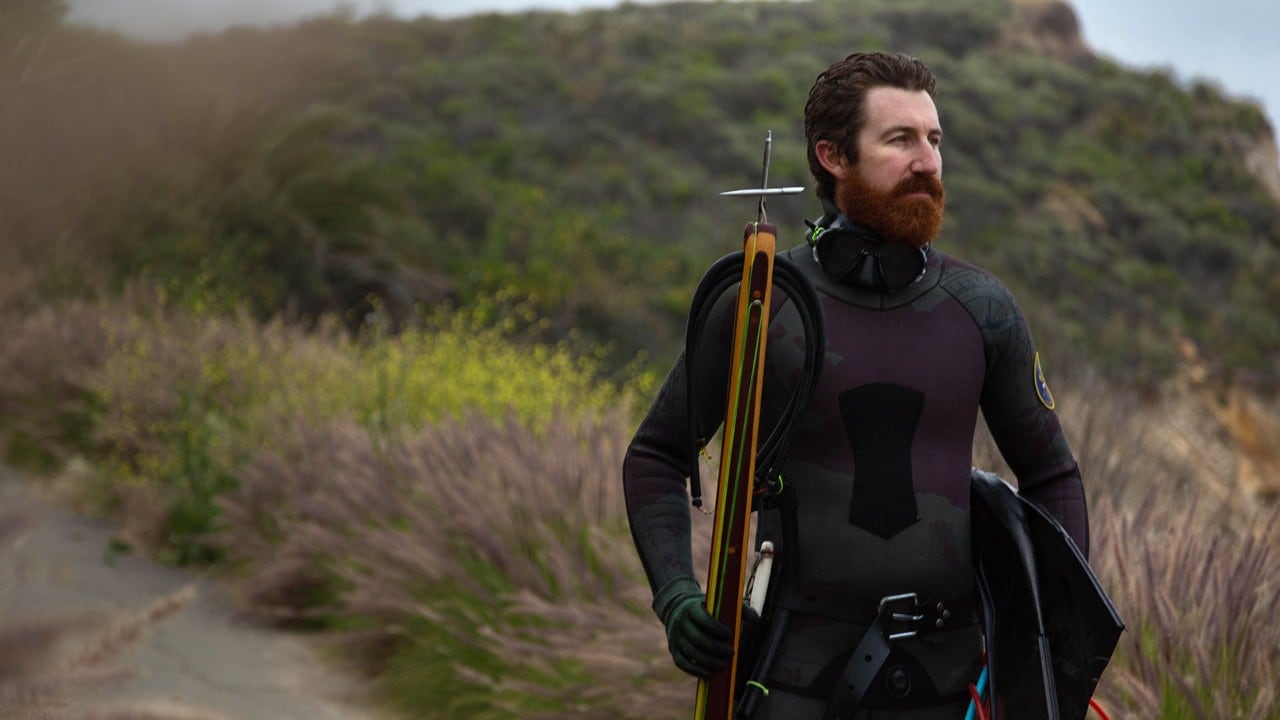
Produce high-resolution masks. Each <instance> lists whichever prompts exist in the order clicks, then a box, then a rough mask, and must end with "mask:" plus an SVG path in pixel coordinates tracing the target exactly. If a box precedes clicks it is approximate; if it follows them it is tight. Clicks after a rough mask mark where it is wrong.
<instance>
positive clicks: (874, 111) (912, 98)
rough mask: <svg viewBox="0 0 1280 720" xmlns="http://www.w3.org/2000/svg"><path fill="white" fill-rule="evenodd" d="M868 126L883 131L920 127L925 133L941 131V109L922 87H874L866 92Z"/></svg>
mask: <svg viewBox="0 0 1280 720" xmlns="http://www.w3.org/2000/svg"><path fill="white" fill-rule="evenodd" d="M863 102H865V103H866V116H865V119H866V125H865V126H864V127H865V129H866V130H867V131H869V132H871V133H880V132H884V131H885V130H888V129H890V128H895V127H910V128H918V129H920V130H922V131H924V132H932V131H934V130H941V129H942V124H941V123H940V122H939V121H938V109H937V107H936V106H935V105H934V104H933V98H931V97H930V96H929V93H927V92H925V91H923V90H903V89H902V88H896V87H887V86H880V87H873V88H871V89H870V90H868V91H867V94H866V96H865V98H864V99H863Z"/></svg>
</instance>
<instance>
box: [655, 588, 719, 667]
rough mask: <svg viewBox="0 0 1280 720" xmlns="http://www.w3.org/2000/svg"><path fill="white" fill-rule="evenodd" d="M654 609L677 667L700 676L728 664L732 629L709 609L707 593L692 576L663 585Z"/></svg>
mask: <svg viewBox="0 0 1280 720" xmlns="http://www.w3.org/2000/svg"><path fill="white" fill-rule="evenodd" d="M653 609H654V612H656V613H657V614H658V617H659V618H661V620H662V624H663V625H665V626H666V628H667V649H668V650H670V651H671V658H672V659H673V660H675V663H676V667H678V668H680V669H681V670H683V671H685V672H687V673H689V674H690V675H694V676H696V677H700V678H707V677H711V673H713V672H718V671H720V670H723V669H725V668H726V667H728V666H729V660H730V659H731V658H732V657H733V644H732V643H733V632H732V631H731V630H730V629H729V628H727V627H725V626H724V625H722V624H721V623H720V621H719V620H716V619H715V618H714V617H712V615H711V613H709V612H707V596H706V593H704V592H702V588H700V587H698V581H697V580H694V579H693V578H691V577H679V578H675V579H674V580H671V581H670V582H668V583H667V584H666V585H663V586H662V588H661V589H660V590H658V594H657V595H655V596H654V598H653Z"/></svg>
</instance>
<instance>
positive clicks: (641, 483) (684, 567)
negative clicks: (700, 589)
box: [622, 298, 732, 595]
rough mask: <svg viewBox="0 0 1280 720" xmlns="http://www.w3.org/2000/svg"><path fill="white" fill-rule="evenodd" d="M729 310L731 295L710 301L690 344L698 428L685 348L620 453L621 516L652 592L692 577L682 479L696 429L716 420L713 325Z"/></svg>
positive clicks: (719, 363) (719, 344)
mask: <svg viewBox="0 0 1280 720" xmlns="http://www.w3.org/2000/svg"><path fill="white" fill-rule="evenodd" d="M731 310H732V298H730V300H729V301H728V302H723V301H722V302H718V303H717V304H716V307H715V308H714V309H713V311H712V315H711V318H710V319H709V321H708V323H707V326H708V328H711V330H708V331H707V332H706V333H704V338H706V339H705V340H704V341H703V342H701V343H699V346H698V347H697V348H696V349H695V356H696V359H695V362H696V363H697V367H698V374H697V377H696V380H697V382H696V383H695V389H694V392H696V393H697V394H698V396H699V397H698V398H697V402H695V403H694V407H695V408H696V409H697V411H698V413H699V419H698V422H697V426H698V427H697V428H696V429H695V428H691V427H690V421H689V403H688V399H687V398H688V393H687V373H688V371H689V367H688V363H687V355H686V353H682V354H681V355H680V357H679V358H678V359H677V360H676V362H675V364H674V365H673V366H672V368H671V370H670V371H669V372H668V373H667V377H666V379H665V380H664V381H663V383H662V387H661V388H660V389H659V391H658V395H657V399H656V400H655V401H654V403H653V405H652V406H651V407H650V408H649V411H648V413H647V414H646V415H645V417H644V419H643V420H642V421H641V422H640V426H639V428H638V429H637V430H636V434H635V436H634V437H633V438H632V440H631V444H630V445H629V446H628V448H627V453H626V456H625V458H624V459H623V463H622V482H623V491H624V496H625V497H626V502H627V519H628V521H629V523H630V526H631V536H632V539H633V540H634V541H635V544H636V551H637V552H638V553H639V555H640V561H641V563H642V564H643V565H644V570H645V574H646V576H647V577H648V579H649V585H650V588H651V589H652V590H653V592H654V593H655V595H656V594H657V592H658V591H659V590H660V589H661V588H662V587H663V586H664V585H666V584H667V583H668V582H670V581H671V580H673V579H675V578H679V577H692V576H695V574H694V568H693V559H692V550H691V540H692V528H691V521H690V512H689V507H690V499H689V492H688V489H687V487H686V481H687V478H688V477H689V474H690V471H691V470H692V464H693V462H695V452H696V450H697V448H695V447H694V436H695V432H697V431H699V430H700V431H701V432H702V433H704V434H706V435H710V434H711V433H713V432H714V431H715V429H716V428H717V427H719V425H720V424H721V422H722V420H723V414H724V392H725V387H726V386H727V384H728V383H727V378H726V373H727V368H728V361H727V359H728V355H729V349H728V344H727V343H726V342H724V338H723V333H721V332H720V331H719V330H718V328H720V327H721V325H722V324H723V323H725V322H726V319H725V314H726V313H728V312H731ZM686 352H687V351H686ZM721 368H724V370H721ZM704 439H705V438H704Z"/></svg>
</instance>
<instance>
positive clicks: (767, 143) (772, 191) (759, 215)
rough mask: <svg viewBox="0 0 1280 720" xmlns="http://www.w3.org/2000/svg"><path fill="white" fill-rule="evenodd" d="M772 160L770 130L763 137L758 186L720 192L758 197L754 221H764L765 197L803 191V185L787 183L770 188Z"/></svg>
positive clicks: (771, 135) (771, 134) (771, 136)
mask: <svg viewBox="0 0 1280 720" xmlns="http://www.w3.org/2000/svg"><path fill="white" fill-rule="evenodd" d="M772 160H773V131H772V130H770V131H768V132H767V133H766V134H765V137H764V167H763V169H762V170H761V172H760V187H758V188H747V189H745V190H727V191H725V192H722V193H720V194H721V195H726V196H743V195H747V196H755V197H759V198H760V204H759V205H758V206H757V208H756V222H758V223H762V222H765V220H766V216H765V198H766V197H768V196H770V195H796V194H799V193H802V192H804V187H803V186H795V185H789V186H787V187H779V188H771V187H769V165H770V164H771V162H772Z"/></svg>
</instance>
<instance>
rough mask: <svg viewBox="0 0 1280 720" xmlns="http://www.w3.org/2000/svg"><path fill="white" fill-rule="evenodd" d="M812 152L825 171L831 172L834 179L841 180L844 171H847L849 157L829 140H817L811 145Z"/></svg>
mask: <svg viewBox="0 0 1280 720" xmlns="http://www.w3.org/2000/svg"><path fill="white" fill-rule="evenodd" d="M813 153H814V155H816V156H817V157H818V162H819V163H821V164H822V167H824V168H826V171H827V172H829V173H831V175H832V177H834V178H835V179H836V180H843V179H844V176H845V173H847V172H848V171H849V158H847V157H845V154H844V153H843V152H841V150H840V148H839V146H837V145H836V144H835V142H834V141H831V140H819V141H818V142H817V144H815V145H814V146H813Z"/></svg>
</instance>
